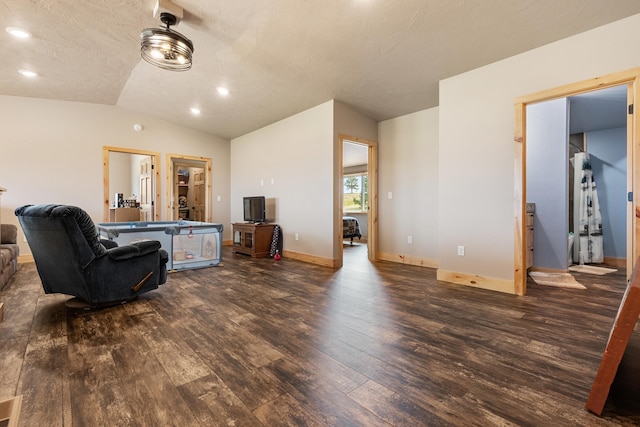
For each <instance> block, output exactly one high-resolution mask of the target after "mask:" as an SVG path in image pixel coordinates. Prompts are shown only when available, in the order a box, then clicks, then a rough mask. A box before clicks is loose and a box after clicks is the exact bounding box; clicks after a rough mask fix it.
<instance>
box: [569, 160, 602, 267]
mask: <svg viewBox="0 0 640 427" xmlns="http://www.w3.org/2000/svg"><path fill="white" fill-rule="evenodd" d="M574 167H576V168H579V169H580V170H581V171H582V173H581V179H580V182H577V183H576V187H577V188H579V192H578V194H579V201H580V203H579V206H580V210H579V222H578V232H579V239H578V244H579V252H578V253H579V262H580V264H588V263H602V262H604V252H603V250H602V217H601V216H600V205H599V204H598V192H597V190H596V182H595V180H594V178H593V171H592V170H591V160H590V158H589V154H587V153H578V154H576V156H575V160H574Z"/></svg>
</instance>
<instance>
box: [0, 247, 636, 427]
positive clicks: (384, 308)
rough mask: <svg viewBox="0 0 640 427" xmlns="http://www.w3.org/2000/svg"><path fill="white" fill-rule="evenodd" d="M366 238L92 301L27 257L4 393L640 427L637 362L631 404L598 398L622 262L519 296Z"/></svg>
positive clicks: (236, 416)
mask: <svg viewBox="0 0 640 427" xmlns="http://www.w3.org/2000/svg"><path fill="white" fill-rule="evenodd" d="M365 251H366V246H365V245H353V246H350V245H347V246H345V267H343V268H342V269H340V270H332V269H328V268H324V267H319V266H314V265H310V264H305V263H301V262H297V261H293V260H288V259H286V258H283V259H282V260H280V261H277V262H276V261H273V260H272V259H259V260H256V259H251V258H249V257H246V256H243V255H234V254H232V253H231V251H230V249H229V248H224V253H223V264H222V265H221V266H219V267H214V268H207V269H201V270H192V271H183V272H178V273H172V274H170V275H169V279H168V281H167V283H166V284H165V285H163V286H162V287H161V288H160V289H158V290H157V291H153V292H150V293H147V294H145V295H143V296H141V297H140V298H139V299H138V300H137V301H134V302H132V303H129V304H126V305H122V306H118V307H113V308H109V309H104V310H101V311H89V312H87V311H78V310H71V309H67V308H66V307H65V305H64V302H65V300H67V299H68V298H69V297H67V296H63V295H44V293H43V292H42V288H41V284H40V280H39V278H38V275H37V272H36V270H35V265H34V264H24V265H21V266H20V269H19V271H18V273H17V274H16V275H15V276H14V278H13V279H12V281H11V282H10V283H9V284H8V285H7V286H6V287H5V289H3V290H2V291H1V292H0V301H2V302H4V303H5V313H4V321H3V322H2V323H1V324H0V373H1V376H0V399H3V398H8V397H11V396H14V395H18V394H22V395H23V403H22V411H21V415H20V416H21V418H20V425H22V426H106V425H109V426H390V425H394V426H425V425H426V426H449V425H450V426H494V425H495V426H614V425H639V424H640V409H638V406H639V405H638V404H640V394H637V391H638V390H634V389H633V384H636V383H640V381H638V380H639V379H640V374H638V371H637V370H634V367H633V363H631V365H630V366H631V367H630V368H628V372H629V374H625V376H626V377H627V378H631V379H632V380H633V381H629V382H628V383H629V384H631V386H629V385H627V388H626V389H624V388H621V390H623V391H622V395H625V394H626V396H627V397H631V401H632V403H631V404H629V403H626V402H623V403H624V404H623V403H621V402H622V401H615V400H613V399H610V401H609V402H608V403H607V406H606V407H605V411H604V413H603V417H597V416H595V415H593V414H591V413H589V412H588V411H587V410H586V409H585V408H584V405H585V402H586V399H587V396H588V394H589V390H590V388H591V384H592V381H593V378H594V376H595V373H596V371H597V368H598V365H599V363H600V359H601V357H602V351H603V350H604V347H605V344H606V341H607V338H608V335H609V331H610V329H611V325H612V323H613V319H614V317H615V314H616V311H617V309H618V305H619V303H620V299H621V298H622V293H623V292H624V289H625V286H626V285H625V279H624V271H620V272H618V273H612V274H608V275H606V276H593V275H586V274H576V275H575V276H576V278H577V280H578V281H579V282H581V283H583V284H584V285H585V286H587V288H588V289H587V290H576V289H560V288H552V287H545V286H538V285H535V284H534V283H532V282H529V285H528V286H529V291H528V295H527V296H525V297H517V296H512V295H505V294H500V293H496V292H490V291H484V290H479V289H473V288H468V287H462V286H456V285H451V284H446V283H442V282H437V281H436V279H435V270H433V269H428V268H420V267H414V266H408V265H402V264H396V263H390V262H377V263H373V264H372V263H369V262H368V261H367V260H366V252H365ZM637 341H638V339H637V337H636V334H634V337H633V338H632V343H631V344H630V346H631V347H633V346H637V347H638V348H640V345H638V342H637ZM625 366H627V365H625ZM621 369H622V367H621ZM629 387H631V388H629Z"/></svg>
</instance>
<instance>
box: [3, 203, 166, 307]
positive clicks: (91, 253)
mask: <svg viewBox="0 0 640 427" xmlns="http://www.w3.org/2000/svg"><path fill="white" fill-rule="evenodd" d="M15 214H16V216H17V217H18V220H19V222H20V225H21V226H22V229H23V230H24V234H25V236H26V238H27V242H28V243H29V247H30V248H31V253H32V254H33V258H34V260H35V262H36V267H37V269H38V274H39V275H40V279H41V280H42V287H43V288H44V291H45V293H47V294H50V293H61V294H67V295H73V296H75V297H77V298H79V299H81V300H82V301H84V302H86V303H88V304H89V305H90V306H101V305H111V304H114V303H118V302H124V301H127V300H131V299H134V298H135V297H137V296H138V295H140V294H142V293H144V292H148V291H151V290H153V289H157V288H158V286H159V285H161V284H163V283H165V282H166V281H167V267H166V264H167V261H168V259H169V257H168V255H167V252H166V251H165V250H163V249H160V242H158V241H155V240H150V241H143V242H138V243H134V244H131V245H128V246H120V247H118V246H117V244H115V243H114V242H110V241H107V240H101V239H100V237H99V235H98V232H97V230H96V227H95V224H94V223H93V221H92V220H91V218H90V217H89V215H88V214H87V213H86V212H85V211H84V210H82V209H81V208H79V207H76V206H68V205H35V206H34V205H25V206H21V207H19V208H17V209H16V211H15ZM105 245H106V247H105ZM107 247H108V248H107Z"/></svg>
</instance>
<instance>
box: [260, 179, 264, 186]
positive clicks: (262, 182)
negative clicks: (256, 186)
mask: <svg viewBox="0 0 640 427" xmlns="http://www.w3.org/2000/svg"><path fill="white" fill-rule="evenodd" d="M260 186H261V187H263V186H264V179H261V180H260Z"/></svg>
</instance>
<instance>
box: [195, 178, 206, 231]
mask: <svg viewBox="0 0 640 427" xmlns="http://www.w3.org/2000/svg"><path fill="white" fill-rule="evenodd" d="M193 178H194V180H193V191H194V200H193V219H194V220H195V221H205V218H206V213H205V189H206V180H205V174H204V169H202V168H194V171H193Z"/></svg>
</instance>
